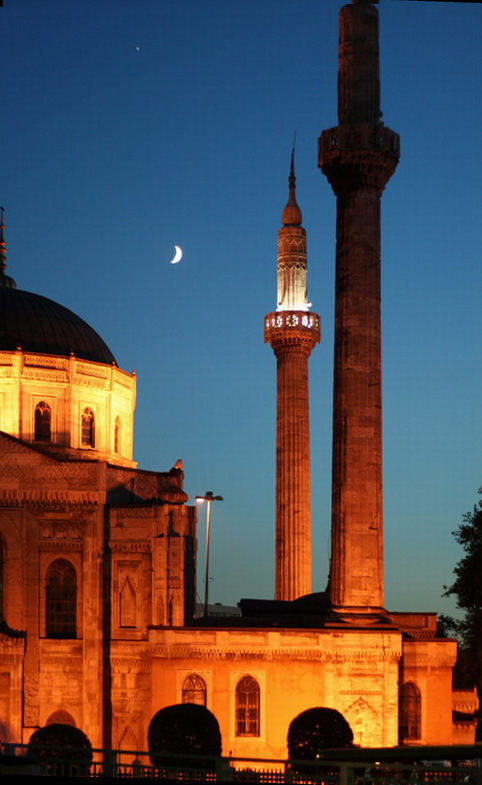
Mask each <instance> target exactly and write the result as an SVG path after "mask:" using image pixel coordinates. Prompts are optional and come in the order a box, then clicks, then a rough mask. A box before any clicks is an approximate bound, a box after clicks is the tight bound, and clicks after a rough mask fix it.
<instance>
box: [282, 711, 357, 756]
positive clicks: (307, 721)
mask: <svg viewBox="0 0 482 785" xmlns="http://www.w3.org/2000/svg"><path fill="white" fill-rule="evenodd" d="M352 746H353V733H352V729H351V728H350V726H349V724H348V722H347V721H346V720H345V718H344V717H343V715H342V714H340V712H339V711H336V709H326V708H315V709H308V710H307V711H303V712H301V714H298V716H297V717H295V719H294V720H293V722H292V723H291V725H290V727H289V730H288V754H289V757H290V760H310V761H311V760H316V759H317V758H319V757H320V755H321V753H322V752H323V750H326V749H336V748H338V749H341V748H343V749H344V748H346V747H352ZM297 768H300V767H297ZM303 770H304V771H305V768H304V767H303Z"/></svg>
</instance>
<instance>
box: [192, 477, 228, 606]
mask: <svg viewBox="0 0 482 785" xmlns="http://www.w3.org/2000/svg"><path fill="white" fill-rule="evenodd" d="M196 501H197V503H198V504H202V503H203V502H206V555H205V559H204V565H205V567H204V615H205V616H207V615H208V593H209V533H210V522H211V502H222V501H223V497H222V496H214V494H213V492H212V491H206V493H205V494H204V496H196Z"/></svg>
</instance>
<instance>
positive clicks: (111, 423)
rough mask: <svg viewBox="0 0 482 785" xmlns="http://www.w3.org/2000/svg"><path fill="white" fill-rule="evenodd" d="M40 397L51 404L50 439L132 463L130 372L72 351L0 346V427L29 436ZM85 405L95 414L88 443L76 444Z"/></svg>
mask: <svg viewBox="0 0 482 785" xmlns="http://www.w3.org/2000/svg"><path fill="white" fill-rule="evenodd" d="M41 401H43V402H45V403H46V404H47V405H48V406H49V407H50V409H51V413H52V415H51V443H52V444H53V445H56V446H57V447H59V448H60V447H66V448H73V449H75V450H79V451H82V454H83V456H84V457H88V458H100V459H103V460H108V461H109V462H111V463H116V464H121V465H125V466H135V465H136V464H135V462H134V461H133V460H132V455H133V427H134V409H135V403H136V377H135V374H130V373H127V372H126V371H122V370H120V368H117V367H116V366H114V365H104V364H102V363H96V362H89V361H87V360H78V359H76V358H75V357H70V358H68V357H56V356H52V355H46V354H30V353H24V352H22V351H20V350H19V351H16V352H7V351H2V352H0V430H3V431H5V432H6V433H9V434H11V435H12V436H17V437H18V438H20V439H24V440H25V441H28V442H31V441H34V436H35V407H36V405H37V404H38V403H40V402H41ZM85 409H90V410H91V411H92V412H93V414H94V418H95V444H94V447H85V446H82V423H81V419H82V412H83V411H84V410H85ZM116 420H117V424H118V434H117V440H116V434H115V430H116ZM116 441H117V444H116ZM116 447H117V449H116Z"/></svg>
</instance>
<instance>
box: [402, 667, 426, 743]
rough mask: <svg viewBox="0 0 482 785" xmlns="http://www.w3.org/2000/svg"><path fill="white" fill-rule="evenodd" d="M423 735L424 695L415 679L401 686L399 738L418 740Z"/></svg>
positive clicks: (403, 740) (403, 741) (404, 740)
mask: <svg viewBox="0 0 482 785" xmlns="http://www.w3.org/2000/svg"><path fill="white" fill-rule="evenodd" d="M421 737H422V695H421V692H420V689H419V688H418V686H417V685H416V684H415V682H413V681H407V682H405V684H402V686H401V687H400V693H399V696H398V740H399V743H400V744H404V743H405V742H406V741H417V740H419V739H421Z"/></svg>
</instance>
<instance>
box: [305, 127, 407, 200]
mask: <svg viewBox="0 0 482 785" xmlns="http://www.w3.org/2000/svg"><path fill="white" fill-rule="evenodd" d="M399 157H400V137H399V135H398V134H397V133H395V131H391V130H390V128H387V127H386V126H384V125H383V124H382V123H357V124H356V125H338V126H336V127H335V128H328V129H327V130H326V131H322V133H321V136H320V138H319V140H318V166H319V167H320V169H321V170H322V172H323V173H324V174H325V175H326V177H327V178H328V180H329V182H330V185H331V186H332V188H333V190H334V191H335V193H336V194H339V193H343V192H344V191H349V190H351V189H352V188H358V187H363V186H365V187H369V188H370V187H371V188H375V189H376V190H377V191H379V193H381V192H382V191H383V188H384V186H385V185H386V183H387V182H388V180H389V179H390V177H391V176H392V174H393V172H394V171H395V168H396V166H397V163H398V159H399Z"/></svg>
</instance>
